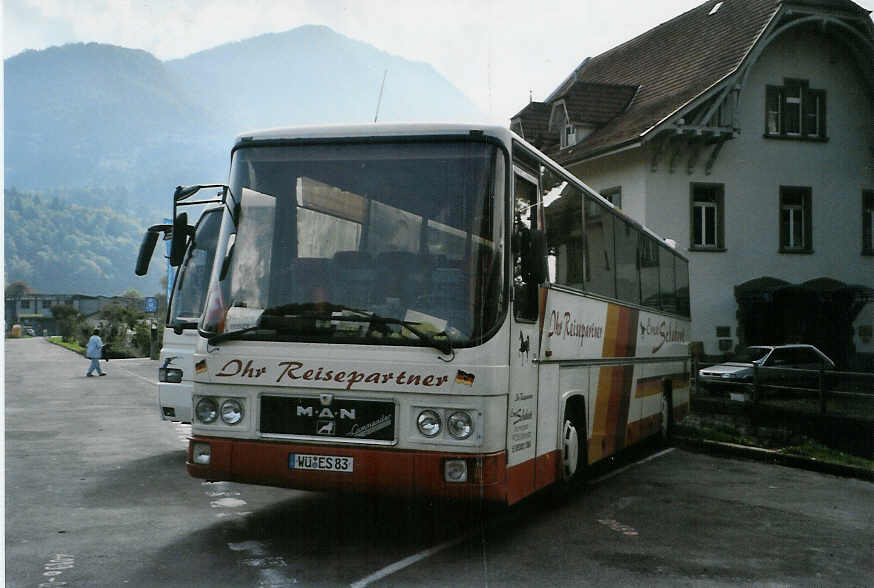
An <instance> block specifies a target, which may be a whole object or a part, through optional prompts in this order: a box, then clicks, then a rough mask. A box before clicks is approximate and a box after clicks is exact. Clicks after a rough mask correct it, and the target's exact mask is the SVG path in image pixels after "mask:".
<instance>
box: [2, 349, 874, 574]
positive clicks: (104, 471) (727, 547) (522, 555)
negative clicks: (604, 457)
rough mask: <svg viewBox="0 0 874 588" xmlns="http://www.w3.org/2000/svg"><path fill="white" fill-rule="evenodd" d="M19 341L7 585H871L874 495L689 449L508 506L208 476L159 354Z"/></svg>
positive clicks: (873, 490)
mask: <svg viewBox="0 0 874 588" xmlns="http://www.w3.org/2000/svg"><path fill="white" fill-rule="evenodd" d="M104 365H105V369H106V370H107V372H108V374H109V375H108V376H107V377H105V378H85V377H84V374H85V370H86V369H87V367H88V362H87V360H85V359H83V358H82V357H81V356H78V355H76V354H74V353H71V352H69V351H66V350H64V349H61V348H59V347H55V346H53V345H51V344H49V343H48V342H46V341H45V340H43V339H20V340H9V341H7V342H6V379H5V394H6V402H5V410H6V413H5V416H6V418H5V427H6V429H5V435H6V445H5V448H6V505H5V506H6V509H5V523H6V537H5V540H6V561H5V565H6V569H5V573H6V577H5V581H6V585H7V586H22V587H23V586H61V585H67V586H166V587H170V586H291V585H293V584H301V585H327V586H350V585H352V586H366V585H375V586H381V585H385V586H389V585H392V586H531V585H554V586H579V585H595V586H605V585H636V586H643V585H647V586H651V585H661V586H677V585H695V586H727V585H737V584H756V585H811V586H812V585H846V586H860V585H871V583H872V579H874V563H872V557H871V554H872V546H874V509H872V507H871V505H872V504H874V484H872V483H870V482H865V481H860V480H853V479H845V478H840V477H836V476H830V475H824V474H820V473H815V472H809V471H802V470H795V469H791V468H786V467H781V466H774V465H768V464H763V463H757V462H751V461H750V462H748V461H740V460H734V459H727V458H717V457H711V456H707V455H701V454H696V453H690V452H687V451H683V450H680V449H673V448H668V449H663V448H656V447H652V448H643V449H641V450H638V451H635V452H633V453H629V454H626V455H624V456H622V457H621V458H620V459H617V460H615V461H614V462H613V463H609V464H604V465H603V466H601V467H598V468H596V471H595V472H594V473H593V478H592V480H591V481H590V482H589V484H588V485H587V486H586V487H584V488H583V489H582V490H581V491H580V492H578V493H576V494H574V495H573V496H571V497H569V498H567V499H566V500H563V501H556V500H553V499H551V497H550V496H548V495H546V494H544V495H538V496H535V497H533V498H532V499H530V500H527V501H524V502H523V503H521V504H519V505H517V506H516V507H514V508H512V509H509V510H504V511H501V510H494V509H486V508H483V507H482V505H479V504H446V503H431V502H424V501H417V500H389V499H379V498H369V497H364V496H349V495H334V494H318V493H306V492H295V491H289V490H280V489H274V488H266V487H256V486H246V485H238V484H231V483H207V482H202V481H201V480H195V479H193V478H190V477H188V475H187V474H186V473H185V468H184V462H185V449H186V446H187V441H186V437H187V435H188V431H189V429H188V427H187V426H185V425H179V424H174V423H169V422H164V421H161V420H159V416H158V409H157V403H156V400H155V395H156V382H155V376H156V372H157V362H155V361H150V360H147V359H136V360H112V361H110V362H109V364H108V365H106V364H104Z"/></svg>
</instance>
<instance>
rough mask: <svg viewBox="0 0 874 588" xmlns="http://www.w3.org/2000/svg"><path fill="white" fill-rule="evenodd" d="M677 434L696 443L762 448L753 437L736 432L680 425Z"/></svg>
mask: <svg viewBox="0 0 874 588" xmlns="http://www.w3.org/2000/svg"><path fill="white" fill-rule="evenodd" d="M677 432H678V433H679V434H680V435H682V436H683V437H686V438H687V439H692V440H695V441H716V442H717V443H734V444H736V445H748V446H750V447H761V446H762V443H761V442H760V441H758V440H756V439H753V438H752V437H746V436H744V435H741V434H739V433H737V432H735V431H729V430H723V429H714V428H712V427H686V426H682V425H678V426H677Z"/></svg>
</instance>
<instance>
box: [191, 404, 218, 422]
mask: <svg viewBox="0 0 874 588" xmlns="http://www.w3.org/2000/svg"><path fill="white" fill-rule="evenodd" d="M194 415H195V416H196V417H197V420H198V421H200V422H201V423H204V424H207V425H208V424H210V423H214V422H215V420H216V418H218V406H216V403H215V400H213V399H212V398H201V399H200V400H198V401H197V406H195V407H194Z"/></svg>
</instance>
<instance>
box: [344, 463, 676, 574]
mask: <svg viewBox="0 0 874 588" xmlns="http://www.w3.org/2000/svg"><path fill="white" fill-rule="evenodd" d="M672 451H674V447H669V448H668V449H665V450H663V451H660V452H658V453H656V454H654V455H650V456H649V457H647V458H645V459H642V460H640V461H636V462H634V463H631V464H628V465H627V466H625V467H622V468H620V469H618V470H616V471H615V472H610V473H609V474H605V475H603V476H601V477H600V478H597V479H595V480H592V481H590V482H589V483H588V485H589V486H594V485H595V484H598V483H600V482H603V481H604V480H607V479H609V478H612V477H613V476H616V475H618V474H620V473H622V472H624V471H625V470H627V469H630V468H631V467H633V466H636V465H640V464H643V463H646V462H648V461H652V460H654V459H656V458H658V457H662V456H664V455H667V454H669V453H671V452H672ZM502 518H503V517H502ZM492 524H496V523H495V522H494V521H493V522H492ZM617 524H621V523H617ZM624 531H630V532H629V533H624V534H628V535H631V533H635V534H636V533H637V531H635V530H634V529H633V528H631V527H628V528H627V529H623V530H622V531H620V532H624ZM479 532H481V531H479V530H477V531H471V532H469V533H466V534H464V535H462V536H461V537H457V538H455V539H450V540H449V541H446V542H444V543H441V544H440V545H436V546H434V547H431V548H429V549H425V550H423V551H420V552H419V553H415V554H413V555H411V556H409V557H405V558H404V559H402V560H400V561H397V562H395V563H393V564H391V565H388V566H386V567H384V568H382V569H381V570H378V571H376V572H374V573H372V574H370V575H369V576H367V577H366V578H364V579H362V580H358V581H357V582H354V583H352V584H350V585H349V587H350V588H364V587H365V586H367V585H369V584H371V583H373V582H376V581H377V580H381V579H383V578H385V577H387V576H390V575H392V574H394V573H395V572H398V571H400V570H402V569H404V568H408V567H410V566H411V565H413V564H415V563H418V562H420V561H422V560H424V559H427V558H429V557H431V556H432V555H436V554H438V553H440V552H441V551H444V550H446V549H449V548H450V547H454V546H455V545H458V544H459V543H461V542H462V541H465V540H467V539H469V538H470V537H472V536H473V535H474V534H475V533H479Z"/></svg>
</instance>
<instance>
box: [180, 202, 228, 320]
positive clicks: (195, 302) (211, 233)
mask: <svg viewBox="0 0 874 588" xmlns="http://www.w3.org/2000/svg"><path fill="white" fill-rule="evenodd" d="M221 210H222V209H220V208H215V209H212V210H207V211H205V212H204V213H203V215H202V216H201V218H200V221H199V222H198V223H197V230H196V231H195V234H194V241H193V243H192V244H191V247H190V249H189V251H188V256H187V257H186V259H185V262H184V263H183V264H182V266H181V267H180V268H179V273H178V275H177V278H176V283H175V284H174V288H173V300H172V301H171V303H170V321H169V323H167V324H168V325H169V326H173V327H176V326H179V327H182V328H194V327H196V326H197V323H198V322H199V321H200V314H201V312H203V304H204V302H205V300H206V292H207V287H208V286H209V278H210V274H211V273H212V263H213V258H214V257H215V248H216V243H217V241H218V235H219V227H220V226H221V222H222V215H221Z"/></svg>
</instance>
